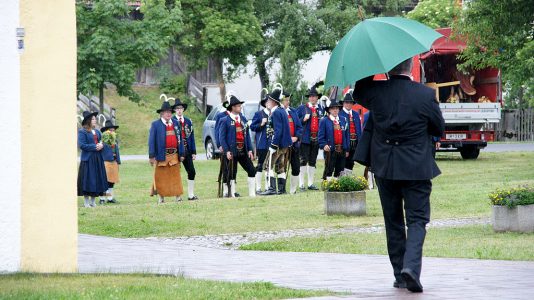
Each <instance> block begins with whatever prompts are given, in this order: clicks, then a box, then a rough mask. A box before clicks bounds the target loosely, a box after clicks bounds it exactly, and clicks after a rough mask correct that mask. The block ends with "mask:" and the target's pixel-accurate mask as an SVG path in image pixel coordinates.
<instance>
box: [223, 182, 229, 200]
mask: <svg viewBox="0 0 534 300" xmlns="http://www.w3.org/2000/svg"><path fill="white" fill-rule="evenodd" d="M226 195H228V183H226V182H223V197H226Z"/></svg>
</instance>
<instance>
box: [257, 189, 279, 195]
mask: <svg viewBox="0 0 534 300" xmlns="http://www.w3.org/2000/svg"><path fill="white" fill-rule="evenodd" d="M276 194H277V192H276V189H274V188H272V187H269V188H268V189H266V190H265V192H261V193H260V195H262V196H271V195H276Z"/></svg>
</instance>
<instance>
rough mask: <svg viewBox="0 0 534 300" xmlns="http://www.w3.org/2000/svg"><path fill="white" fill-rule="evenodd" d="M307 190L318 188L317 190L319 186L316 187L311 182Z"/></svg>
mask: <svg viewBox="0 0 534 300" xmlns="http://www.w3.org/2000/svg"><path fill="white" fill-rule="evenodd" d="M308 190H312V191H318V190H319V188H318V187H316V186H315V185H314V184H312V185H310V186H309V187H308Z"/></svg>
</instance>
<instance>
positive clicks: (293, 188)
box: [289, 175, 299, 194]
mask: <svg viewBox="0 0 534 300" xmlns="http://www.w3.org/2000/svg"><path fill="white" fill-rule="evenodd" d="M298 185H299V176H293V175H291V179H290V184H289V193H290V194H295V193H296V192H297V187H298Z"/></svg>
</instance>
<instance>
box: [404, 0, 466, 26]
mask: <svg viewBox="0 0 534 300" xmlns="http://www.w3.org/2000/svg"><path fill="white" fill-rule="evenodd" d="M461 11H462V9H461V6H459V5H458V4H457V1H456V0H421V1H419V3H418V4H417V6H416V7H415V8H414V10H412V11H410V12H408V13H407V14H406V17H407V18H408V19H412V20H416V21H419V22H421V23H423V24H425V25H427V26H429V27H432V28H443V27H451V26H452V24H453V22H454V20H455V19H456V18H458V17H459V15H460V13H461Z"/></svg>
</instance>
